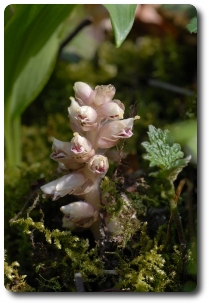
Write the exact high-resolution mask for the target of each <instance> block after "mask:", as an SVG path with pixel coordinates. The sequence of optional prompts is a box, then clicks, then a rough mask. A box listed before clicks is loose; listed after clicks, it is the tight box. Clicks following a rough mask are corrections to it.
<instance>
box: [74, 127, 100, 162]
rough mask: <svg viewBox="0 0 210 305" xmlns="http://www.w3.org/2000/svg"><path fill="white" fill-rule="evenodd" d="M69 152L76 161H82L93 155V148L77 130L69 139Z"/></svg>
mask: <svg viewBox="0 0 210 305" xmlns="http://www.w3.org/2000/svg"><path fill="white" fill-rule="evenodd" d="M71 153H72V154H73V155H74V157H75V158H76V160H77V162H79V163H83V162H86V161H88V159H90V158H91V157H92V156H93V155H94V153H95V150H94V149H92V145H91V143H90V142H89V141H88V140H87V139H86V138H85V137H81V136H80V135H79V134H78V132H75V133H74V138H73V139H72V140H71Z"/></svg>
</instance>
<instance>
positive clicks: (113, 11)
mask: <svg viewBox="0 0 210 305" xmlns="http://www.w3.org/2000/svg"><path fill="white" fill-rule="evenodd" d="M104 6H105V7H106V9H107V10H108V11H109V14H110V18H111V22H112V27H113V30H114V35H115V43H116V46H117V47H120V46H121V44H122V43H123V41H124V40H125V38H126V37H127V35H128V33H129V32H130V30H131V28H132V26H133V22H134V17H135V10H136V6H137V5H136V4H104Z"/></svg>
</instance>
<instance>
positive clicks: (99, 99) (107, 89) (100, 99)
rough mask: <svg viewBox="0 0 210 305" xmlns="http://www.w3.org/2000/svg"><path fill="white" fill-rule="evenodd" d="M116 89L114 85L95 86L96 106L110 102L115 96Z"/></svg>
mask: <svg viewBox="0 0 210 305" xmlns="http://www.w3.org/2000/svg"><path fill="white" fill-rule="evenodd" d="M115 92H116V89H115V87H114V86H112V85H107V86H103V85H102V86H96V87H95V99H94V104H95V105H96V106H99V105H102V104H104V103H107V102H110V101H111V100H112V98H113V97H114V95H115Z"/></svg>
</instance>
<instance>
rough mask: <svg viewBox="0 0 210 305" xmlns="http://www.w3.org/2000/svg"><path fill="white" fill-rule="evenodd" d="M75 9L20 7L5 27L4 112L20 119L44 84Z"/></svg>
mask: <svg viewBox="0 0 210 305" xmlns="http://www.w3.org/2000/svg"><path fill="white" fill-rule="evenodd" d="M74 6H75V5H54V4H53V5H48V4H23V5H19V6H18V9H17V11H16V12H15V14H14V15H13V16H12V18H11V19H10V20H9V22H7V25H6V27H5V49H4V51H5V110H6V112H7V116H9V117H10V118H11V117H15V116H19V115H20V114H21V113H22V112H23V111H24V110H25V108H26V107H27V106H28V105H29V103H30V102H31V101H32V100H33V99H35V97H36V96H37V95H38V93H39V92H40V91H41V90H42V88H43V86H44V85H45V83H46V82H47V80H48V79H49V77H50V74H51V72H52V69H53V66H54V64H55V60H56V56H57V53H58V47H59V44H60V40H61V37H60V31H61V26H62V24H63V22H64V20H65V19H66V18H67V17H68V16H69V14H70V12H71V11H72V9H73V8H74Z"/></svg>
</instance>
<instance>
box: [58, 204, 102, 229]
mask: <svg viewBox="0 0 210 305" xmlns="http://www.w3.org/2000/svg"><path fill="white" fill-rule="evenodd" d="M60 210H61V212H62V213H63V214H64V217H63V227H65V228H69V227H70V228H72V227H74V226H75V225H76V226H78V227H82V228H88V227H89V226H90V225H92V224H93V223H94V222H95V221H96V220H97V217H98V212H97V211H96V210H95V209H94V207H93V206H92V205H91V204H90V203H87V202H85V201H77V202H73V203H70V204H68V205H65V206H62V207H61V208H60Z"/></svg>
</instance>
